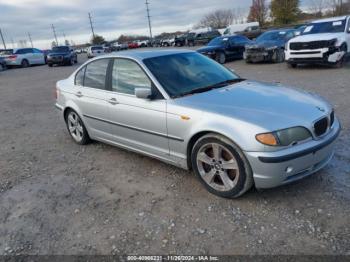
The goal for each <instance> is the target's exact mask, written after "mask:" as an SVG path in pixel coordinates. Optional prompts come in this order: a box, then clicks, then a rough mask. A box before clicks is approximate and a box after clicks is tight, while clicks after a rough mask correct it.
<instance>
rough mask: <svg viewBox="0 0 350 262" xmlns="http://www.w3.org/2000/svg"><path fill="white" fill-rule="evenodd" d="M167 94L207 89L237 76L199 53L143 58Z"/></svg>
mask: <svg viewBox="0 0 350 262" xmlns="http://www.w3.org/2000/svg"><path fill="white" fill-rule="evenodd" d="M143 62H144V64H145V65H146V66H147V68H148V69H149V70H150V71H151V72H152V74H153V75H154V76H155V77H156V78H157V80H158V81H159V83H160V84H161V85H162V86H163V88H164V89H165V91H166V92H167V93H168V94H169V96H170V97H178V96H181V95H185V94H186V93H190V92H193V91H195V90H199V89H202V88H206V87H209V86H212V85H216V84H218V83H222V82H225V81H230V80H236V79H237V80H238V79H239V77H238V76H237V75H235V74H234V73H232V72H231V71H230V70H228V69H227V68H225V67H224V66H222V65H220V64H218V63H216V62H215V61H213V60H211V59H210V58H208V57H205V56H203V55H201V54H198V53H182V54H181V53H180V54H174V55H166V56H159V57H154V58H148V59H145V60H143Z"/></svg>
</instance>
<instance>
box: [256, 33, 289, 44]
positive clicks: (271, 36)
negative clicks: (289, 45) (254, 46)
mask: <svg viewBox="0 0 350 262" xmlns="http://www.w3.org/2000/svg"><path fill="white" fill-rule="evenodd" d="M286 33H287V32H286V31H272V32H266V33H264V34H262V35H261V36H259V37H258V38H257V39H256V41H257V42H260V41H276V40H283V39H284V38H285V36H286Z"/></svg>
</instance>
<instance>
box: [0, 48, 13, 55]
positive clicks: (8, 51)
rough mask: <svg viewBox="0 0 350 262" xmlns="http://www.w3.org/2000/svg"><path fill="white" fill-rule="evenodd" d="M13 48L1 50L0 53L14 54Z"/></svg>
mask: <svg viewBox="0 0 350 262" xmlns="http://www.w3.org/2000/svg"><path fill="white" fill-rule="evenodd" d="M12 54H13V49H7V50H0V55H12Z"/></svg>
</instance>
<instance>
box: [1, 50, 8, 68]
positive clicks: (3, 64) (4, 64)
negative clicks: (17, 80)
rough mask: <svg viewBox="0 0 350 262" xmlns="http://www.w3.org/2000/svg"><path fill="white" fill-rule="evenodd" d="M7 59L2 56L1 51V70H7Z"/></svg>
mask: <svg viewBox="0 0 350 262" xmlns="http://www.w3.org/2000/svg"><path fill="white" fill-rule="evenodd" d="M6 68H7V66H6V61H5V58H4V57H1V52H0V72H1V71H4V70H6Z"/></svg>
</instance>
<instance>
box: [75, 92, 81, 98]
mask: <svg viewBox="0 0 350 262" xmlns="http://www.w3.org/2000/svg"><path fill="white" fill-rule="evenodd" d="M75 95H76V96H77V97H82V96H83V94H82V93H81V92H80V91H78V92H76V93H75Z"/></svg>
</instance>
